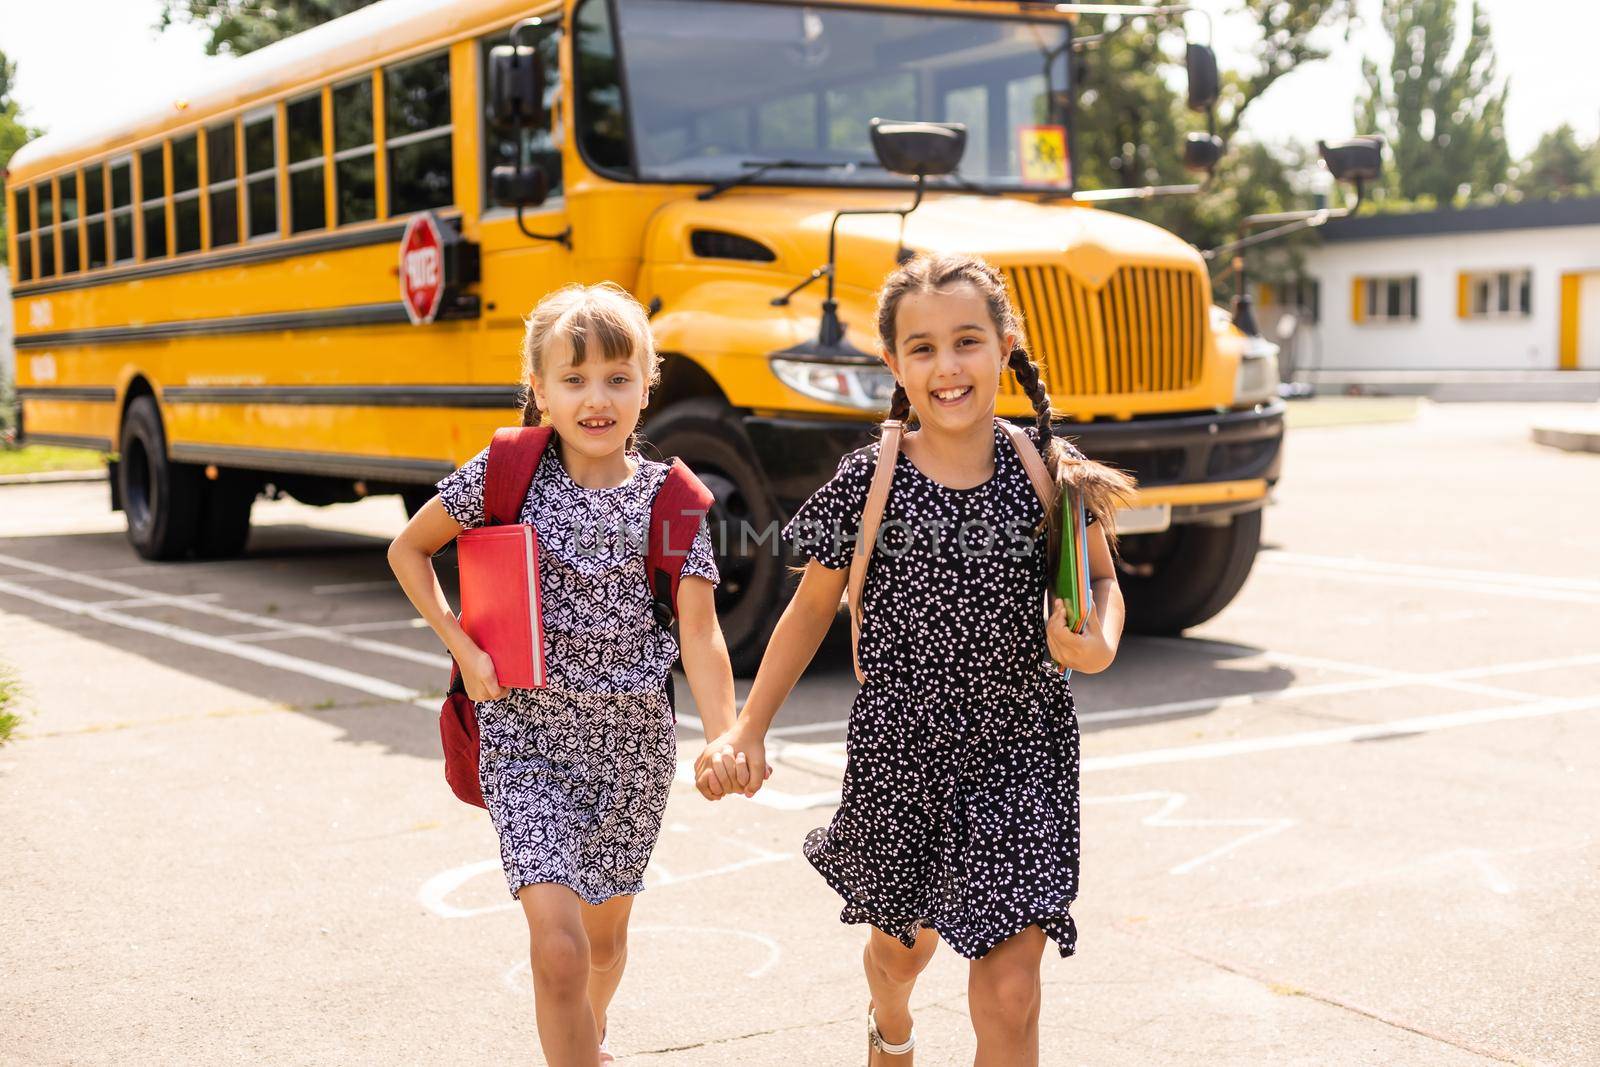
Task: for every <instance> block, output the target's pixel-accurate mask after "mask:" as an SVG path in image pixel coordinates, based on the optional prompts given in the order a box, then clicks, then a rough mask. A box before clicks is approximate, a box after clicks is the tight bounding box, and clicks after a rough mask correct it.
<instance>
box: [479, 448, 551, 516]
mask: <svg viewBox="0 0 1600 1067" xmlns="http://www.w3.org/2000/svg"><path fill="white" fill-rule="evenodd" d="M554 432H555V430H554V428H553V427H550V426H502V427H500V428H499V429H498V430H496V431H495V432H494V439H493V440H492V441H490V442H489V465H488V467H487V469H486V470H485V471H484V475H483V521H484V524H485V525H489V526H506V525H515V524H516V522H517V521H518V520H519V519H520V518H521V517H522V502H523V501H524V500H527V499H528V489H529V487H530V486H532V485H533V472H534V470H535V469H536V468H537V467H538V466H539V460H540V458H542V457H543V456H544V450H545V447H546V446H547V445H549V443H550V435H551V434H552V433H554Z"/></svg>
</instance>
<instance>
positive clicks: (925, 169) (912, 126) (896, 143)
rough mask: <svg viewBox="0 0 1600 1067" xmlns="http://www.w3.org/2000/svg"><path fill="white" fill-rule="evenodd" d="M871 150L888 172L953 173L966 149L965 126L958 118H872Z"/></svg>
mask: <svg viewBox="0 0 1600 1067" xmlns="http://www.w3.org/2000/svg"><path fill="white" fill-rule="evenodd" d="M870 128H871V132H872V150H873V151H874V152H876V153H877V154H878V162H879V163H882V164H883V167H884V169H885V170H887V171H889V172H890V173H891V174H909V175H912V176H914V177H918V178H928V177H937V176H939V175H944V174H952V173H954V172H955V169H956V168H957V167H959V166H960V165H961V157H962V155H963V154H964V153H965V152H966V150H967V128H966V127H965V126H963V125H962V124H961V123H959V122H896V121H894V120H892V119H873V120H872V122H871V124H870Z"/></svg>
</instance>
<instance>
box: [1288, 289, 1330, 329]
mask: <svg viewBox="0 0 1600 1067" xmlns="http://www.w3.org/2000/svg"><path fill="white" fill-rule="evenodd" d="M1283 303H1284V306H1285V307H1287V308H1288V309H1289V310H1290V311H1293V312H1294V313H1295V314H1296V315H1297V316H1299V318H1300V322H1301V323H1302V324H1303V325H1306V326H1315V325H1316V324H1317V323H1318V322H1319V321H1321V319H1322V283H1321V282H1319V281H1317V279H1315V278H1305V277H1301V278H1296V279H1294V280H1293V281H1291V282H1287V283H1285V284H1284V287H1283Z"/></svg>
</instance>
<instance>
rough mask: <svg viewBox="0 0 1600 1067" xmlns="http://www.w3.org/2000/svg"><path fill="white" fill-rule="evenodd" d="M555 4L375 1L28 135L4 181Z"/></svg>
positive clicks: (127, 145)
mask: <svg viewBox="0 0 1600 1067" xmlns="http://www.w3.org/2000/svg"><path fill="white" fill-rule="evenodd" d="M554 6H555V5H554V3H539V2H538V0H444V2H441V0H378V2H377V3H375V4H373V5H371V6H370V7H364V8H361V9H360V10H358V11H354V12H352V13H350V14H348V15H345V16H343V17H341V18H337V19H334V20H333V21H331V22H326V23H323V24H322V25H321V26H316V27H313V28H312V29H309V30H306V31H305V32H304V33H297V34H295V35H294V36H293V37H288V38H285V39H284V40H282V41H278V42H276V43H275V44H270V45H268V46H267V47H265V48H262V49H260V50H258V51H255V52H251V53H249V54H248V55H243V56H240V57H239V58H238V59H237V60H235V61H233V62H231V63H228V64H225V65H219V69H218V70H217V72H216V73H215V74H213V75H211V77H210V78H209V79H208V80H207V81H205V82H203V83H201V84H200V85H197V86H195V88H194V89H193V90H192V91H190V92H188V93H187V94H184V95H182V96H180V97H178V98H176V99H175V98H174V97H173V96H172V94H171V93H167V94H164V95H163V96H160V97H154V98H152V97H151V96H149V95H148V94H144V95H140V94H137V93H136V94H134V96H133V99H132V100H131V101H130V102H128V103H126V104H120V103H118V102H117V100H116V99H114V98H113V99H108V100H107V106H106V107H104V108H102V109H99V110H96V111H94V112H93V113H91V114H88V115H85V116H83V118H82V120H81V121H79V122H77V123H72V124H68V125H64V126H62V127H60V128H58V129H56V130H52V131H51V132H49V133H47V134H45V135H44V136H43V137H40V138H38V139H37V140H34V141H30V142H28V143H27V144H25V145H23V146H22V147H21V148H20V149H18V150H17V152H16V154H15V155H13V156H12V157H11V162H10V165H9V167H8V170H9V177H8V180H9V181H12V182H16V181H26V180H28V179H29V178H31V177H33V176H34V175H37V174H43V173H49V172H52V171H55V170H59V169H61V168H63V167H67V166H71V165H73V164H76V163H78V162H80V161H82V160H86V159H91V158H93V157H96V156H99V155H101V154H104V153H110V152H115V151H119V150H125V149H127V148H130V147H134V146H137V145H138V144H139V143H140V142H143V141H147V140H150V139H152V138H155V137H158V136H160V135H162V134H164V133H167V132H168V131H171V130H175V129H179V128H182V127H186V126H191V125H201V124H203V123H204V122H205V121H207V120H210V119H214V118H215V117H217V116H219V115H228V114H232V113H233V112H236V111H240V110H244V109H248V108H250V107H252V106H254V105H257V104H263V103H266V102H268V101H270V100H273V99H275V98H277V97H278V96H280V95H283V94H286V93H292V92H294V91H295V90H296V89H299V88H301V87H303V86H310V85H315V84H320V83H322V82H325V81H328V80H330V79H336V78H339V77H341V76H342V75H344V74H347V73H349V74H354V73H358V72H359V71H361V70H364V69H371V68H372V67H374V66H377V65H378V64H379V63H382V62H385V61H389V60H392V59H394V58H397V57H400V56H403V55H405V54H406V53H408V52H419V51H426V50H428V49H429V47H430V46H443V45H444V44H445V43H446V42H448V41H451V40H454V39H456V38H459V37H461V36H464V35H469V34H471V33H472V32H474V31H481V30H482V29H483V28H484V27H485V26H489V25H493V24H495V23H497V22H503V21H509V20H512V19H515V18H517V17H518V16H520V15H526V14H528V13H529V12H530V11H537V10H539V9H541V8H543V9H547V10H548V9H551V8H553V7H554Z"/></svg>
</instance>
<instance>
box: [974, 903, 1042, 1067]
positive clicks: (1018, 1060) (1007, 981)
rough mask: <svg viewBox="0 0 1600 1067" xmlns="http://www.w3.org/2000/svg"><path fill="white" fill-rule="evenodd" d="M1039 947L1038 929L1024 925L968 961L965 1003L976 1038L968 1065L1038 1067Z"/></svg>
mask: <svg viewBox="0 0 1600 1067" xmlns="http://www.w3.org/2000/svg"><path fill="white" fill-rule="evenodd" d="M1044 946H1045V936H1044V931H1043V930H1041V929H1039V928H1038V927H1037V926H1030V927H1028V928H1027V929H1026V930H1023V931H1022V932H1021V933H1019V934H1017V935H1015V936H1013V937H1009V938H1007V939H1006V940H1004V941H1002V942H1000V944H998V945H996V946H995V947H994V948H992V949H990V950H989V952H988V954H987V955H985V956H984V957H983V958H982V959H976V960H973V961H972V967H971V969H970V971H969V972H968V976H967V1002H968V1003H969V1004H970V1005H971V1006H972V1028H973V1029H974V1030H975V1031H977V1034H978V1055H977V1058H976V1059H975V1060H973V1064H974V1067H1038V1065H1039V999H1040V990H1039V958H1040V957H1041V956H1042V955H1044Z"/></svg>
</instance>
